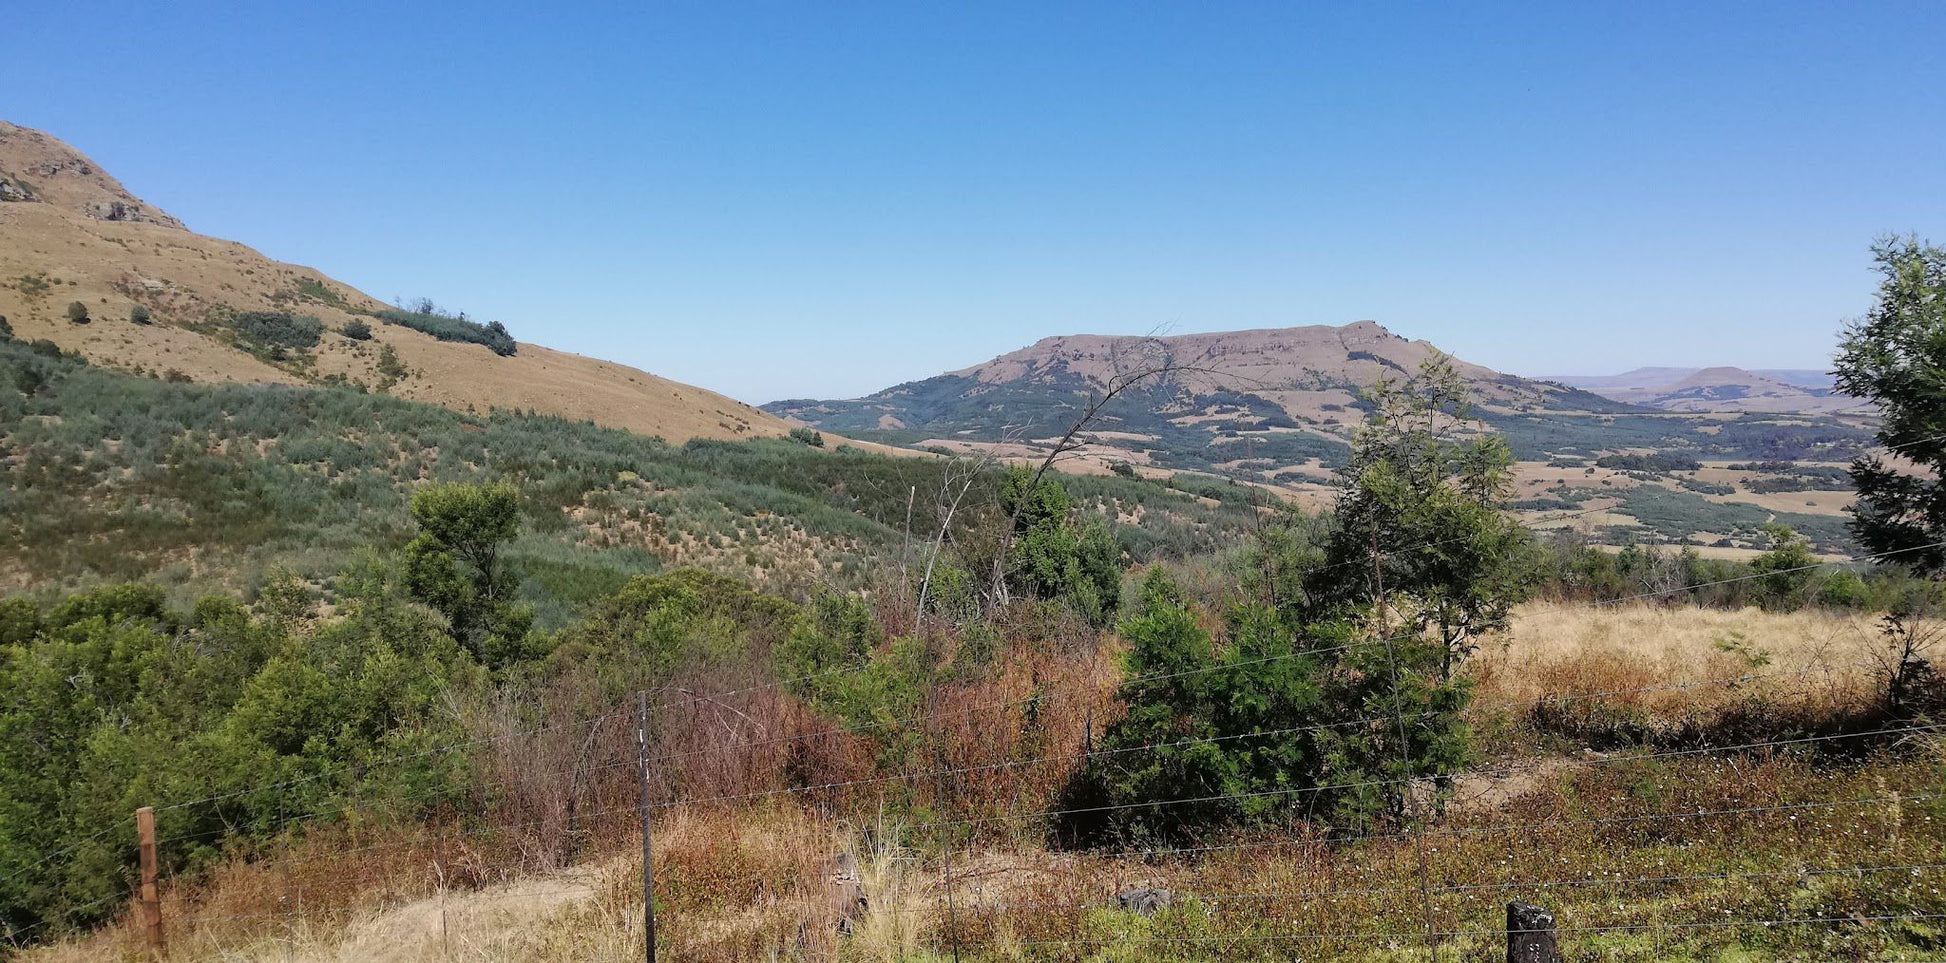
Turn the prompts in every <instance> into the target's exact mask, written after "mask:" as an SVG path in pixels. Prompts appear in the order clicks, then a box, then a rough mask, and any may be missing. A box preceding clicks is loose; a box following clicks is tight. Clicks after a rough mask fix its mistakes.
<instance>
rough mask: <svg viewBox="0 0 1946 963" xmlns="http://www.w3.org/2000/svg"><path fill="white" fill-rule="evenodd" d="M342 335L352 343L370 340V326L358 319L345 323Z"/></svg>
mask: <svg viewBox="0 0 1946 963" xmlns="http://www.w3.org/2000/svg"><path fill="white" fill-rule="evenodd" d="M344 335H345V337H347V338H350V339H351V340H353V341H370V340H372V326H371V325H369V324H366V323H365V322H364V321H362V320H360V319H358V318H352V319H351V320H350V321H347V322H345V327H344Z"/></svg>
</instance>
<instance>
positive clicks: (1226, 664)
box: [1056, 570, 1471, 845]
mask: <svg viewBox="0 0 1946 963" xmlns="http://www.w3.org/2000/svg"><path fill="white" fill-rule="evenodd" d="M1225 625H1226V631H1225V633H1224V636H1223V638H1222V639H1221V641H1220V642H1219V641H1218V640H1216V639H1213V638H1212V636H1211V635H1210V633H1209V632H1208V631H1207V630H1206V629H1204V628H1203V626H1202V622H1201V620H1200V619H1199V618H1198V616H1197V614H1196V613H1195V612H1194V611H1193V610H1192V607H1191V606H1190V605H1189V604H1188V603H1187V602H1186V601H1185V600H1184V599H1183V597H1182V593H1181V591H1180V590H1179V589H1178V588H1177V587H1176V586H1175V585H1174V584H1173V583H1172V582H1171V581H1170V580H1169V579H1168V578H1167V577H1166V576H1164V575H1163V574H1162V573H1161V572H1160V571H1159V570H1158V571H1151V572H1150V574H1149V575H1148V576H1147V578H1146V579H1145V580H1144V582H1143V584H1142V589H1141V592H1140V600H1139V601H1138V602H1137V603H1136V607H1135V611H1134V612H1133V613H1132V614H1131V615H1130V617H1129V618H1128V619H1127V620H1126V621H1125V622H1124V623H1123V624H1122V626H1121V633H1122V636H1123V638H1124V639H1125V640H1126V642H1127V643H1128V645H1129V653H1128V657H1127V662H1126V666H1125V671H1126V672H1127V676H1126V679H1125V681H1124V682H1123V684H1122V687H1121V691H1120V693H1119V694H1120V697H1121V699H1122V700H1123V701H1124V702H1125V703H1126V705H1127V712H1126V714H1125V715H1123V716H1122V717H1121V718H1120V719H1118V720H1116V721H1115V722H1114V723H1113V724H1112V725H1111V726H1109V728H1108V730H1107V731H1106V733H1104V735H1103V738H1102V744H1101V746H1100V747H1099V749H1097V750H1095V751H1094V752H1093V753H1092V754H1091V756H1090V760H1089V762H1088V764H1087V765H1086V766H1085V767H1084V768H1083V769H1082V770H1081V772H1080V773H1078V774H1077V776H1076V778H1075V780H1074V782H1073V784H1072V785H1071V786H1070V788H1069V790H1068V797H1067V799H1065V800H1064V802H1063V805H1062V807H1061V808H1062V809H1065V810H1076V811H1077V812H1074V813H1072V814H1070V815H1069V816H1068V817H1066V818H1065V819H1064V821H1063V822H1062V823H1061V824H1060V825H1058V826H1057V827H1056V832H1057V835H1059V836H1060V837H1061V838H1062V839H1064V840H1065V841H1066V842H1069V843H1088V842H1101V841H1107V840H1114V841H1117V842H1120V843H1127V844H1136V845H1150V844H1156V843H1172V842H1178V841H1186V840H1193V839H1195V838H1197V837H1199V836H1201V835H1204V834H1207V833H1210V832H1214V831H1218V830H1221V829H1222V828H1224V827H1228V826H1236V825H1247V824H1252V823H1264V822H1270V821H1277V820H1282V819H1288V818H1291V817H1293V816H1298V815H1302V816H1304V817H1305V818H1308V819H1313V820H1316V821H1319V822H1322V823H1326V824H1330V825H1334V826H1341V827H1346V828H1355V827H1361V826H1365V825H1369V824H1370V823H1371V822H1373V821H1374V820H1392V821H1397V820H1399V819H1402V818H1404V817H1405V816H1406V815H1407V813H1406V799H1407V796H1408V794H1407V792H1406V791H1405V790H1406V787H1407V786H1408V785H1409V784H1410V782H1411V781H1412V780H1415V779H1423V778H1428V777H1434V778H1438V777H1445V776H1448V775H1450V774H1452V773H1454V772H1456V771H1458V769H1459V768H1460V767H1461V766H1462V765H1463V764H1464V763H1465V762H1466V760H1467V758H1468V748H1467V733H1466V729H1465V727H1464V725H1463V724H1462V723H1461V722H1460V721H1459V710H1460V709H1462V708H1463V707H1464V705H1465V702H1466V699H1467V697H1468V695H1469V693H1470V691H1471V690H1470V688H1469V685H1468V683H1465V682H1456V681H1448V680H1445V679H1443V678H1442V677H1441V661H1442V649H1441V648H1440V647H1439V646H1437V645H1436V644H1432V643H1429V642H1427V641H1425V640H1415V639H1384V638H1375V637H1373V635H1372V634H1371V633H1370V632H1369V631H1368V630H1367V629H1366V628H1364V627H1360V626H1357V625H1354V624H1351V623H1345V622H1329V623H1322V624H1316V625H1301V624H1297V623H1296V621H1295V616H1294V614H1293V613H1291V612H1289V611H1284V612H1280V611H1278V610H1277V609H1274V608H1271V607H1269V606H1262V605H1248V606H1241V607H1238V608H1236V609H1234V610H1233V611H1232V612H1231V613H1230V614H1229V616H1228V618H1227V619H1226V622H1225ZM1393 720H1396V721H1397V722H1398V725H1397V726H1394V725H1392V724H1391V722H1392V721H1393ZM1402 735H1403V736H1405V737H1406V738H1405V741H1404V742H1401V741H1400V738H1399V737H1400V736H1402Z"/></svg>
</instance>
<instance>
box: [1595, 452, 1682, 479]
mask: <svg viewBox="0 0 1946 963" xmlns="http://www.w3.org/2000/svg"><path fill="white" fill-rule="evenodd" d="M1595 464H1596V465H1599V466H1600V467H1602V468H1607V469H1609V470H1611V471H1640V472H1648V473H1649V474H1652V475H1666V474H1668V473H1670V472H1674V471H1696V470H1698V469H1700V468H1702V467H1703V464H1702V462H1699V461H1697V460H1696V459H1694V458H1687V457H1684V456H1682V455H1663V454H1654V455H1603V456H1601V457H1600V458H1597V459H1595Z"/></svg>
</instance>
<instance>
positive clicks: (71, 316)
mask: <svg viewBox="0 0 1946 963" xmlns="http://www.w3.org/2000/svg"><path fill="white" fill-rule="evenodd" d="M89 320H91V319H90V318H89V317H88V306H87V305H86V304H83V303H81V302H80V301H69V302H68V321H70V322H72V323H74V324H87V323H88V322H89Z"/></svg>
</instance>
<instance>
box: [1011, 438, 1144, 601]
mask: <svg viewBox="0 0 1946 963" xmlns="http://www.w3.org/2000/svg"><path fill="white" fill-rule="evenodd" d="M1000 508H1001V510H1002V511H1004V512H1006V513H1007V515H1008V517H1009V518H1011V519H1012V525H1013V528H1012V536H1013V537H1012V539H1011V540H1010V541H1011V545H1012V547H1011V552H1010V554H1011V558H1010V560H1009V564H1008V566H1007V570H1006V571H1007V583H1008V585H1009V586H1010V587H1011V588H1013V589H1018V590H1020V591H1022V592H1025V593H1027V594H1028V595H1031V596H1033V597H1037V598H1063V597H1065V598H1069V599H1071V600H1072V601H1073V602H1074V604H1075V607H1076V608H1077V609H1078V610H1080V612H1081V614H1082V615H1084V616H1086V617H1087V618H1088V620H1089V621H1090V622H1091V623H1093V624H1095V625H1098V626H1099V625H1106V624H1107V623H1108V622H1110V621H1112V620H1113V619H1114V617H1115V612H1116V609H1117V608H1119V607H1120V605H1121V595H1122V564H1121V559H1122V549H1121V546H1120V545H1118V544H1117V543H1116V542H1115V537H1114V535H1113V534H1111V533H1110V532H1109V531H1108V526H1107V525H1105V524H1103V523H1102V522H1101V521H1100V520H1098V519H1090V520H1089V521H1088V522H1086V523H1085V524H1083V523H1079V522H1077V521H1076V517H1075V516H1076V511H1075V505H1074V499H1073V498H1071V497H1070V496H1069V495H1068V490H1067V487H1066V486H1065V485H1062V484H1061V483H1060V481H1059V480H1057V479H1054V478H1039V479H1036V478H1035V476H1034V474H1033V472H1032V471H1030V470H1029V469H1028V468H1027V467H1026V466H1025V465H1015V466H1013V467H1012V468H1010V469H1009V470H1008V471H1007V477H1006V481H1005V482H1004V483H1003V484H1002V485H1001V489H1000Z"/></svg>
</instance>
